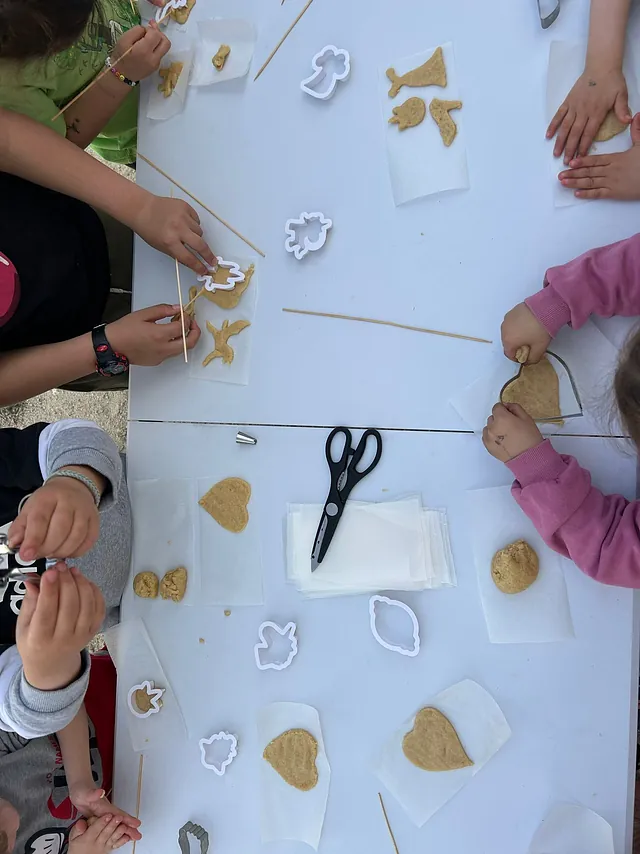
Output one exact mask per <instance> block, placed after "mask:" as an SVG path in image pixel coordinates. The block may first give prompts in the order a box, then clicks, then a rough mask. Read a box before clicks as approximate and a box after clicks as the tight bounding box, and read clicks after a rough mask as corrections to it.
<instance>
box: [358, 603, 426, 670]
mask: <svg viewBox="0 0 640 854" xmlns="http://www.w3.org/2000/svg"><path fill="white" fill-rule="evenodd" d="M378 602H382V604H383V605H386V606H391V607H394V608H400V609H402V610H403V611H404V612H405V613H406V614H408V616H409V617H410V619H411V624H412V629H413V647H412V648H411V649H409V648H408V647H406V646H400V645H398V644H393V643H389V642H388V641H386V640H385V639H384V638H383V637H381V636H380V633H379V632H378V626H377V625H376V623H377V615H376V605H377V604H378ZM369 625H370V626H371V634H372V635H373V636H374V638H375V639H376V640H377V641H378V643H379V644H380V646H383V647H384V648H385V649H388V650H390V651H391V652H399V653H400V655H406V656H408V657H409V658H414V657H415V656H416V655H417V654H418V653H419V652H420V626H419V624H418V618H417V617H416V615H415V613H414V611H413V610H412V609H411V608H410V607H409V606H408V605H407V604H405V603H404V602H401V601H400V600H399V599H389V597H388V596H379V595H378V594H377V593H376V595H375V596H372V597H371V598H370V599H369Z"/></svg>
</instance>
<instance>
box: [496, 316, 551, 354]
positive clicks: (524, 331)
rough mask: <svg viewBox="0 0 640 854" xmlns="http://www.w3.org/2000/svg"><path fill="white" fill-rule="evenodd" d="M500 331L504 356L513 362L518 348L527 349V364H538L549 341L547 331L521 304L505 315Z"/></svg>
mask: <svg viewBox="0 0 640 854" xmlns="http://www.w3.org/2000/svg"><path fill="white" fill-rule="evenodd" d="M500 331H501V334H502V346H503V347H504V354H505V356H506V357H507V358H508V359H513V361H515V360H516V353H517V352H518V350H519V349H520V347H529V358H528V359H527V363H528V364H534V363H535V362H539V361H540V359H541V358H542V357H543V356H544V354H545V353H546V351H547V347H548V346H549V342H550V341H551V336H550V335H549V333H548V332H547V330H546V329H545V328H544V326H543V325H542V324H541V323H540V321H539V320H538V319H537V318H536V316H535V315H534V313H533V312H532V311H531V309H530V308H529V307H528V306H527V305H526V304H525V303H523V302H521V303H520V304H519V305H517V306H516V307H515V308H512V309H511V311H510V312H508V313H507V314H506V315H505V318H504V320H503V321H502V327H501V330H500Z"/></svg>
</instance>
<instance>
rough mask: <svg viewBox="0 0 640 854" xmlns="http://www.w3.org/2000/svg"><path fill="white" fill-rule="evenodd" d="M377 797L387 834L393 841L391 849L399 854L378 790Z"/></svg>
mask: <svg viewBox="0 0 640 854" xmlns="http://www.w3.org/2000/svg"><path fill="white" fill-rule="evenodd" d="M378 797H379V798H380V806H381V807H382V815H383V816H384V820H385V823H386V825H387V830H388V831H389V836H390V837H391V841H392V842H393V850H394V851H395V852H396V854H400V852H399V851H398V843H397V842H396V838H395V836H394V835H393V830H391V825H390V824H389V816H388V815H387V811H386V809H385V806H384V801H383V800H382V795H381V794H380V792H378Z"/></svg>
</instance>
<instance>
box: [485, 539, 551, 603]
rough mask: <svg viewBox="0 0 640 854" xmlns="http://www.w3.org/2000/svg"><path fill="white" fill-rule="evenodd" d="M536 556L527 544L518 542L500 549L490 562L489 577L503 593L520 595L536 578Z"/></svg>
mask: <svg viewBox="0 0 640 854" xmlns="http://www.w3.org/2000/svg"><path fill="white" fill-rule="evenodd" d="M539 566H540V564H539V561H538V555H537V554H536V553H535V551H534V550H533V549H532V548H531V546H530V545H529V543H525V541H524V540H518V541H517V542H515V543H511V544H510V545H508V546H505V547H504V548H503V549H500V551H499V552H496V554H495V555H494V556H493V560H492V561H491V577H492V578H493V582H494V584H495V585H496V587H497V588H498V590H502V592H503V593H522V591H523V590H526V589H527V588H528V587H531V585H532V584H533V582H534V581H535V580H536V578H537V577H538V571H539Z"/></svg>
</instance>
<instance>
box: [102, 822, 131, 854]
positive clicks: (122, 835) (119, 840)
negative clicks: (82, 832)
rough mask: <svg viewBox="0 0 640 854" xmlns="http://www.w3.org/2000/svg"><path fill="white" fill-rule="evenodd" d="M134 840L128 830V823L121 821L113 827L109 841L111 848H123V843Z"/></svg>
mask: <svg viewBox="0 0 640 854" xmlns="http://www.w3.org/2000/svg"><path fill="white" fill-rule="evenodd" d="M132 841H133V840H132V839H131V837H130V836H129V834H128V832H127V825H126V824H123V823H120V824H119V825H117V827H115V828H114V829H113V831H112V832H111V836H110V838H109V841H108V843H107V844H108V845H109V848H112V849H114V850H115V849H116V848H121V847H122V846H123V845H126V844H127V842H132Z"/></svg>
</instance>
